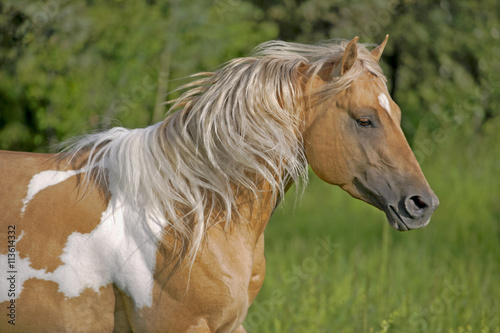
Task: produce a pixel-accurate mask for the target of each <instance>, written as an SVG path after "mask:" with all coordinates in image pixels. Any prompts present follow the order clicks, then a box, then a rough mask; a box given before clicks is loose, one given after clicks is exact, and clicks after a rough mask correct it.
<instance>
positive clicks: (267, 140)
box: [0, 38, 439, 332]
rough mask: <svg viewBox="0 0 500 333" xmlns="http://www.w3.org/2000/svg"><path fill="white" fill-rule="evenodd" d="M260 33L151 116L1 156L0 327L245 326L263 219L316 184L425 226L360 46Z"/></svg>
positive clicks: (429, 203) (389, 115)
mask: <svg viewBox="0 0 500 333" xmlns="http://www.w3.org/2000/svg"><path fill="white" fill-rule="evenodd" d="M357 41H358V39H357V38H354V39H353V40H352V41H350V42H349V43H347V42H340V43H326V44H322V45H302V44H295V43H285V42H268V43H264V44H263V45H261V46H260V47H258V48H257V50H256V53H255V55H254V56H252V57H247V58H239V59H234V60H232V61H230V62H228V63H227V64H226V65H224V66H223V67H222V68H221V69H220V70H218V71H216V72H214V73H202V74H201V75H200V76H195V77H197V79H195V80H194V81H193V83H191V84H188V85H187V86H186V87H185V88H186V91H185V93H184V94H183V95H182V96H181V97H180V98H179V99H178V100H177V101H176V102H175V104H174V105H173V107H172V114H171V115H169V116H168V117H167V118H166V119H165V120H164V121H162V122H160V123H158V124H155V125H152V126H150V127H147V128H143V129H134V130H127V129H124V128H114V129H111V130H109V131H105V132H102V133H96V134H92V135H88V136H85V137H83V138H80V139H77V140H75V141H74V143H73V144H72V145H71V146H70V148H69V149H68V150H67V151H65V152H63V153H61V154H58V155H45V154H31V153H21V152H1V153H0V182H1V186H0V211H1V212H2V216H1V217H0V221H1V223H0V227H1V230H2V231H1V234H2V236H1V239H0V264H1V266H0V267H1V270H0V308H2V309H4V311H5V312H6V314H7V316H3V318H4V319H2V320H1V321H0V331H2V332H9V331H16V330H17V331H19V332H27V331H33V332H35V331H36V332H64V331H66V332H111V331H115V332H129V331H133V332H159V331H161V332H244V331H245V329H244V328H243V325H242V323H243V321H244V319H245V316H246V313H247V310H248V308H249V306H250V305H251V303H252V302H253V300H254V299H255V297H256V295H257V293H258V292H259V290H260V288H261V286H262V283H263V280H264V275H265V258H264V230H265V228H266V225H267V222H268V220H269V218H270V216H271V214H272V212H273V211H274V209H275V207H276V205H277V204H278V203H279V201H280V198H282V197H283V196H284V194H285V192H286V190H287V189H288V188H289V187H290V185H291V184H292V183H293V182H295V183H298V184H305V183H306V182H307V164H309V165H310V166H311V168H312V170H313V171H314V172H315V173H316V174H317V175H318V176H319V177H320V178H321V179H323V180H324V181H326V182H327V183H330V184H334V185H339V186H341V187H342V188H343V189H344V190H346V191H347V192H348V193H349V194H351V195H352V196H353V197H356V198H359V199H361V200H364V201H366V202H368V203H369V204H372V205H374V206H376V207H378V208H379V209H381V210H383V211H384V212H385V213H386V216H387V219H388V222H389V224H390V225H391V226H393V227H394V228H396V229H398V230H401V231H405V230H409V229H415V228H420V227H423V226H425V225H426V224H427V223H428V222H429V219H430V216H431V214H432V212H433V211H434V210H435V208H436V207H437V205H438V203H439V201H438V199H437V197H436V196H435V195H434V193H433V192H432V190H431V189H430V187H429V185H428V184H427V181H426V180H425V178H424V176H423V174H422V172H421V170H420V167H419V165H418V163H417V161H416V159H415V157H414V155H413V153H412V152H411V150H410V148H409V146H408V144H407V142H406V139H405V138H404V135H403V132H402V131H401V127H400V121H401V111H400V109H399V107H398V106H397V105H396V104H395V103H394V101H393V100H392V99H391V98H390V95H389V93H388V91H387V87H386V85H385V77H384V75H383V73H382V70H381V68H380V66H379V64H378V61H379V59H380V56H381V54H382V51H383V49H384V46H385V44H386V42H387V38H386V40H384V42H383V43H382V44H381V45H380V46H379V47H377V48H375V49H373V50H372V51H368V50H367V48H366V46H364V45H361V44H358V42H357Z"/></svg>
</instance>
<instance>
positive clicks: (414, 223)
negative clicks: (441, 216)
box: [384, 205, 431, 231]
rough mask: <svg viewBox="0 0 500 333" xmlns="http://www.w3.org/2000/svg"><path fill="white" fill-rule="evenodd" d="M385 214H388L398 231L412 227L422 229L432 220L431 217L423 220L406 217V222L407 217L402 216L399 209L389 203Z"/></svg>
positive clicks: (389, 220) (391, 223) (392, 225)
mask: <svg viewBox="0 0 500 333" xmlns="http://www.w3.org/2000/svg"><path fill="white" fill-rule="evenodd" d="M384 211H385V214H386V216H387V220H388V222H389V224H390V225H391V227H393V228H394V229H396V230H398V231H408V230H412V229H420V228H423V227H425V226H426V225H427V224H429V222H430V220H431V219H430V217H428V218H427V219H426V220H424V221H423V222H422V219H416V220H413V219H406V220H407V221H406V222H405V217H404V216H401V214H400V213H399V212H398V211H397V209H396V208H394V206H392V205H388V209H386V210H384Z"/></svg>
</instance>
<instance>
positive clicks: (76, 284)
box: [0, 171, 161, 308]
mask: <svg viewBox="0 0 500 333" xmlns="http://www.w3.org/2000/svg"><path fill="white" fill-rule="evenodd" d="M65 172H66V171H65ZM77 172H78V171H75V172H70V173H62V174H60V175H57V174H55V173H53V174H45V176H49V177H47V178H44V177H40V176H39V175H41V174H43V173H40V174H37V175H35V176H34V177H33V178H35V177H37V176H39V177H38V179H35V181H34V182H30V184H31V183H33V184H35V185H34V186H32V187H31V188H32V190H31V192H30V191H29V190H28V192H29V193H28V194H29V195H28V196H27V198H28V199H29V200H31V199H32V198H33V196H34V195H35V194H36V193H37V192H39V191H40V190H42V189H43V188H46V187H48V186H52V185H55V184H56V180H59V182H61V181H64V180H65V179H67V178H69V177H70V176H71V175H75V174H76V173H77ZM80 172H81V171H80ZM112 178H113V177H112V176H111V175H110V191H111V194H112V196H111V200H110V202H109V204H108V207H107V208H106V210H105V211H104V212H103V213H102V216H101V222H100V223H99V225H98V226H97V227H96V228H95V229H94V230H93V231H92V232H90V233H87V234H82V233H79V232H74V233H72V234H71V235H70V236H69V237H68V239H67V241H66V244H65V247H64V249H63V254H62V255H61V256H60V258H59V259H60V260H61V261H62V263H63V264H62V265H61V266H59V267H57V269H56V270H54V271H53V272H47V271H46V270H45V269H34V268H33V267H31V261H30V259H29V258H27V257H23V256H22V253H19V252H17V251H16V252H15V258H16V259H15V272H16V273H12V274H14V275H15V285H16V288H15V289H16V293H15V295H14V296H12V295H11V296H8V294H7V292H1V293H0V303H1V302H4V301H8V300H10V299H16V298H18V297H19V295H20V293H21V292H22V290H23V284H24V282H25V281H27V280H29V279H39V280H45V281H52V282H55V283H57V284H58V286H59V289H58V290H59V292H61V293H63V294H64V295H65V296H66V297H68V298H72V297H78V296H79V295H80V294H81V293H82V292H83V291H84V290H85V289H87V288H90V289H92V290H94V291H95V292H97V293H98V292H99V289H100V288H101V287H105V286H108V285H109V284H110V283H114V284H116V285H117V286H118V287H119V288H120V289H121V290H122V291H123V292H125V293H126V294H127V295H129V296H130V297H131V298H132V300H133V301H134V303H135V306H136V308H142V307H144V306H151V305H152V303H153V285H154V279H153V274H154V269H155V264H156V250H157V248H158V241H157V239H158V238H157V237H155V236H154V235H153V234H152V231H151V229H150V228H148V227H147V226H146V225H145V223H143V222H144V208H143V207H137V205H134V204H133V203H132V202H131V201H130V200H127V199H126V198H123V197H120V194H118V193H119V191H116V182H114V181H112ZM48 179H51V180H48ZM32 180H33V179H32ZM30 194H32V195H31V196H30ZM29 200H28V201H27V202H29ZM68 213H70V212H68ZM41 227H43V226H41ZM154 232H161V228H158V230H154ZM22 236H23V234H21V236H19V237H18V239H17V242H19V241H20V240H21V237H22ZM7 256H8V255H7V254H2V255H0V262H1V263H2V270H1V272H0V290H3V291H7V290H9V286H10V281H9V280H8V278H9V275H10V274H9V273H8V271H9V270H7V269H6V268H4V265H3V264H7V262H8V258H7Z"/></svg>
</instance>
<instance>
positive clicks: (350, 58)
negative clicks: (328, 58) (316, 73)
mask: <svg viewBox="0 0 500 333" xmlns="http://www.w3.org/2000/svg"><path fill="white" fill-rule="evenodd" d="M358 39H359V37H354V38H353V39H352V40H351V41H350V42H349V44H347V46H346V47H345V51H344V56H343V57H342V65H341V66H340V75H344V74H345V73H347V72H348V71H349V70H350V69H351V68H352V66H353V65H354V63H355V62H356V58H357V57H358Z"/></svg>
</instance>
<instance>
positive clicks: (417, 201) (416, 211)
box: [384, 191, 439, 231]
mask: <svg viewBox="0 0 500 333" xmlns="http://www.w3.org/2000/svg"><path fill="white" fill-rule="evenodd" d="M438 206H439V199H438V197H437V196H436V195H435V194H434V193H433V192H432V191H431V192H430V193H425V194H413V195H408V196H405V197H403V198H402V199H401V200H400V201H399V202H398V204H397V205H391V204H389V205H388V206H387V208H386V209H384V211H385V213H386V215H387V220H388V221H389V224H390V225H391V226H392V227H394V228H395V229H396V230H399V231H407V230H411V229H418V228H422V227H425V226H426V225H427V224H429V221H430V219H431V215H432V213H433V212H434V211H435V210H436V208H437V207H438Z"/></svg>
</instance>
